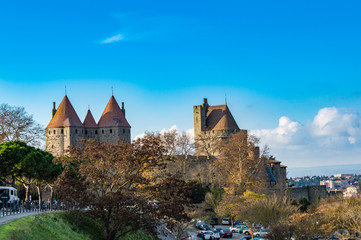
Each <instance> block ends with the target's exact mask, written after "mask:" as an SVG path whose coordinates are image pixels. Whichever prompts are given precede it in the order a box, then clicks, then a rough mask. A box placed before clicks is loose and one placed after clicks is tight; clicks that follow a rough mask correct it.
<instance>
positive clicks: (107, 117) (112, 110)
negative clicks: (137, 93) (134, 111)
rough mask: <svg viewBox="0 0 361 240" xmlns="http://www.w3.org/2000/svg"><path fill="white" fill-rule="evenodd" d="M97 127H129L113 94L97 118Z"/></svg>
mask: <svg viewBox="0 0 361 240" xmlns="http://www.w3.org/2000/svg"><path fill="white" fill-rule="evenodd" d="M98 127H130V125H129V123H128V121H127V119H125V116H124V114H123V112H122V110H121V109H120V107H119V105H118V103H117V101H116V100H115V98H114V96H112V97H111V98H110V100H109V102H108V104H107V106H106V107H105V110H104V112H103V114H102V116H101V117H100V119H99V122H98Z"/></svg>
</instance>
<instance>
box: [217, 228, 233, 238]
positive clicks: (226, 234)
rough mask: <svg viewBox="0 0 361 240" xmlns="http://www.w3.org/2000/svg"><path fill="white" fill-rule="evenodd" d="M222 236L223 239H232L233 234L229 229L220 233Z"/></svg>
mask: <svg viewBox="0 0 361 240" xmlns="http://www.w3.org/2000/svg"><path fill="white" fill-rule="evenodd" d="M220 235H221V237H222V238H232V237H233V234H232V232H231V231H229V230H228V229H226V230H222V231H220Z"/></svg>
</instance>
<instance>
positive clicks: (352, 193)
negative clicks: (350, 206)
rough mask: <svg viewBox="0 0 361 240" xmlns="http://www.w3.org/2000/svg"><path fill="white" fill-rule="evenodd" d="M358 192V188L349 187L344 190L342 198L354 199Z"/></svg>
mask: <svg viewBox="0 0 361 240" xmlns="http://www.w3.org/2000/svg"><path fill="white" fill-rule="evenodd" d="M358 192H359V189H358V187H356V186H351V187H348V188H346V190H345V191H344V192H343V197H346V198H347V197H356V196H357V194H358Z"/></svg>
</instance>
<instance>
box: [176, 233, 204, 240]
mask: <svg viewBox="0 0 361 240" xmlns="http://www.w3.org/2000/svg"><path fill="white" fill-rule="evenodd" d="M197 235H198V233H191V234H188V236H185V237H183V238H181V240H203V239H202V238H200V237H197Z"/></svg>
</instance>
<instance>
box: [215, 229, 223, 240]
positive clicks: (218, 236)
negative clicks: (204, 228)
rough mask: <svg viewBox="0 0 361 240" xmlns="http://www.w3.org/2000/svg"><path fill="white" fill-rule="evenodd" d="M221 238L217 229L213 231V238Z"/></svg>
mask: <svg viewBox="0 0 361 240" xmlns="http://www.w3.org/2000/svg"><path fill="white" fill-rule="evenodd" d="M220 238H221V234H220V232H219V231H213V239H216V240H219V239H220Z"/></svg>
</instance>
